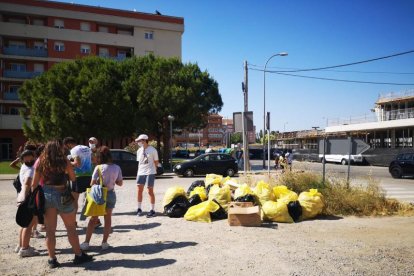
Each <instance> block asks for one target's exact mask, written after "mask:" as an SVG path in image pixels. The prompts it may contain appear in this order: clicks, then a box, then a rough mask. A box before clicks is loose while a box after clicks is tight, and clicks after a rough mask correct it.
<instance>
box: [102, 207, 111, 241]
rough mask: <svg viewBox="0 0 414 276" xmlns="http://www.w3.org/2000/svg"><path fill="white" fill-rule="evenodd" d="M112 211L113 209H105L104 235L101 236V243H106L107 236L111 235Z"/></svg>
mask: <svg viewBox="0 0 414 276" xmlns="http://www.w3.org/2000/svg"><path fill="white" fill-rule="evenodd" d="M112 210H113V209H109V208H106V215H105V216H104V221H105V225H104V234H103V239H102V243H104V242H107V241H108V238H109V234H110V233H111V227H112Z"/></svg>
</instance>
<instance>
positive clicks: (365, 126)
mask: <svg viewBox="0 0 414 276" xmlns="http://www.w3.org/2000/svg"><path fill="white" fill-rule="evenodd" d="M413 125H414V118H410V119H401V120H391V121H381V122H370V123H361V124H351V125H340V126H331V127H326V128H325V133H336V132H351V131H367V130H381V129H389V128H399V127H412V126H413Z"/></svg>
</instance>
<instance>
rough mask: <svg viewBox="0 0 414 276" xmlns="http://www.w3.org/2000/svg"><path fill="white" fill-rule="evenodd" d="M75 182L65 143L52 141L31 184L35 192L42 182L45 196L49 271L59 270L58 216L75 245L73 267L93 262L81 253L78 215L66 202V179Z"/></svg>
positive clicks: (73, 245)
mask: <svg viewBox="0 0 414 276" xmlns="http://www.w3.org/2000/svg"><path fill="white" fill-rule="evenodd" d="M68 177H69V179H70V180H71V181H74V180H75V173H74V171H73V168H72V166H71V164H70V162H69V160H68V159H67V157H66V156H65V154H64V148H63V144H62V142H61V141H59V140H53V141H50V142H48V143H47V144H46V146H45V149H44V151H43V152H42V154H41V155H40V157H39V163H38V164H37V166H36V167H35V173H34V177H33V181H32V190H34V189H35V188H36V187H37V185H38V183H39V181H40V180H42V182H43V191H44V194H45V210H46V213H45V226H46V234H47V235H46V247H47V251H48V253H49V260H48V264H49V267H50V268H56V267H59V266H60V264H59V262H58V261H57V259H56V255H55V247H56V235H55V234H56V225H57V215H58V214H59V215H60V217H61V218H62V220H63V223H64V224H65V227H66V230H67V235H68V240H69V243H70V245H71V246H72V249H73V252H74V253H75V258H74V260H73V263H74V264H81V263H84V262H89V261H92V260H93V258H92V257H91V256H88V255H87V254H86V253H84V252H82V250H81V249H80V245H79V237H78V234H77V232H76V224H75V222H76V220H75V218H76V214H75V212H74V208H73V202H72V201H71V200H66V199H67V198H66V196H65V195H66V194H67V193H65V191H66V187H67V178H68Z"/></svg>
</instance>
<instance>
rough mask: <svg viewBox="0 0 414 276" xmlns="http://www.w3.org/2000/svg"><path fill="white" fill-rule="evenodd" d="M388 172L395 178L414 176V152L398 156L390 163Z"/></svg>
mask: <svg viewBox="0 0 414 276" xmlns="http://www.w3.org/2000/svg"><path fill="white" fill-rule="evenodd" d="M388 170H389V172H390V174H391V176H392V177H393V178H401V177H403V176H414V152H406V153H401V154H398V155H397V158H395V160H393V161H392V162H391V163H390V166H389V167H388Z"/></svg>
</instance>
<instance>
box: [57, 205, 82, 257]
mask: <svg viewBox="0 0 414 276" xmlns="http://www.w3.org/2000/svg"><path fill="white" fill-rule="evenodd" d="M60 217H61V218H62V220H63V223H64V224H65V227H66V231H67V232H68V240H69V243H70V245H71V246H72V250H73V252H74V253H75V254H76V255H80V254H81V253H82V251H81V249H80V245H79V237H78V233H77V232H76V220H75V218H76V215H75V213H74V212H71V213H67V214H63V213H62V214H60Z"/></svg>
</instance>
